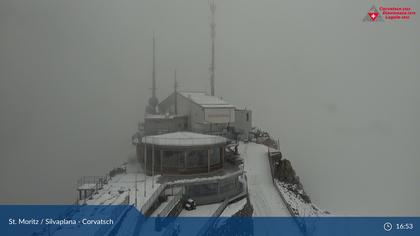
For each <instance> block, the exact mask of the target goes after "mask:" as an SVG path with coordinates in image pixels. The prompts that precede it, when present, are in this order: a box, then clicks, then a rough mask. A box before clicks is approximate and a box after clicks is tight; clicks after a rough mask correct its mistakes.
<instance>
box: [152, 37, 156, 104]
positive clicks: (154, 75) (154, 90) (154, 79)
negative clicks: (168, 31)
mask: <svg viewBox="0 0 420 236" xmlns="http://www.w3.org/2000/svg"><path fill="white" fill-rule="evenodd" d="M155 64H156V56H155V33H153V72H152V79H153V86H152V90H153V91H152V97H154V98H156V65H155Z"/></svg>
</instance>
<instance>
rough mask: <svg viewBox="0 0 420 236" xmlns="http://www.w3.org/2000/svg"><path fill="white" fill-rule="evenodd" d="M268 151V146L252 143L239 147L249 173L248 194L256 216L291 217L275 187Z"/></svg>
mask: <svg viewBox="0 0 420 236" xmlns="http://www.w3.org/2000/svg"><path fill="white" fill-rule="evenodd" d="M267 150H268V148H267V146H264V145H262V144H256V143H252V142H250V143H240V145H239V152H240V154H241V157H242V158H243V160H244V169H245V171H246V173H247V174H246V175H247V178H248V193H249V198H250V200H251V203H252V205H253V207H254V216H290V214H289V211H288V209H287V207H286V205H285V204H284V202H283V200H282V199H281V197H280V195H279V193H278V192H277V190H276V189H275V187H274V184H273V179H272V177H271V172H270V165H269V162H268V158H267Z"/></svg>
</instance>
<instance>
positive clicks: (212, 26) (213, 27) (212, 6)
mask: <svg viewBox="0 0 420 236" xmlns="http://www.w3.org/2000/svg"><path fill="white" fill-rule="evenodd" d="M209 6H210V13H211V23H210V31H211V32H210V36H211V62H210V85H211V96H214V76H215V75H214V71H215V69H216V68H215V67H216V66H215V61H214V60H215V58H214V57H215V42H214V41H215V37H216V22H215V13H216V4H215V3H214V0H209Z"/></svg>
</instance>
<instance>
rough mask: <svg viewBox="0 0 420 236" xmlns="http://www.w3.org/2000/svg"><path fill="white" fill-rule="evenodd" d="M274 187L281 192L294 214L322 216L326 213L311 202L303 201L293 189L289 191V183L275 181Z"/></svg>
mask: <svg viewBox="0 0 420 236" xmlns="http://www.w3.org/2000/svg"><path fill="white" fill-rule="evenodd" d="M275 184H276V187H277V188H278V190H279V191H280V192H281V193H282V194H283V197H284V199H285V200H286V202H287V204H289V206H290V208H291V209H292V211H293V212H294V214H295V215H296V216H323V215H326V213H325V212H323V211H322V210H320V209H319V208H318V207H317V206H315V205H314V204H313V203H307V202H305V201H304V200H303V199H302V197H300V196H299V195H298V194H296V193H295V192H293V191H290V190H289V189H288V187H290V184H286V183H283V182H280V181H278V180H276V181H275Z"/></svg>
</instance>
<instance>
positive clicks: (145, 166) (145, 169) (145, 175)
mask: <svg viewBox="0 0 420 236" xmlns="http://www.w3.org/2000/svg"><path fill="white" fill-rule="evenodd" d="M146 139H147V136H144V197H146V187H147V184H146V182H147V142H146Z"/></svg>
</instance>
